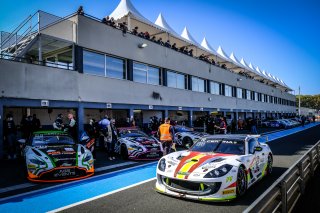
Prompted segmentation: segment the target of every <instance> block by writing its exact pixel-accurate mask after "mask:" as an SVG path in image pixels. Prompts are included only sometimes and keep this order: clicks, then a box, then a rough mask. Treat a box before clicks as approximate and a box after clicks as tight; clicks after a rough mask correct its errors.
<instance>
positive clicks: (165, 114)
mask: <svg viewBox="0 0 320 213" xmlns="http://www.w3.org/2000/svg"><path fill="white" fill-rule="evenodd" d="M163 115H164V117H163V119H166V118H167V117H168V116H169V110H167V109H166V110H164V114H163Z"/></svg>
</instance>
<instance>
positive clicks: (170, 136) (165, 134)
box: [158, 118, 175, 155]
mask: <svg viewBox="0 0 320 213" xmlns="http://www.w3.org/2000/svg"><path fill="white" fill-rule="evenodd" d="M158 136H159V138H160V142H161V143H162V147H163V155H167V154H169V152H170V151H171V148H173V145H175V144H174V128H173V126H171V125H170V118H166V119H165V122H164V124H161V125H160V127H159V129H158ZM173 149H174V148H173Z"/></svg>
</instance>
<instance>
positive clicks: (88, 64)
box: [83, 51, 105, 76]
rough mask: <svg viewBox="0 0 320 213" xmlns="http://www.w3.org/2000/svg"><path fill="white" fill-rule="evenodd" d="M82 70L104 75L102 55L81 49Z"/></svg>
mask: <svg viewBox="0 0 320 213" xmlns="http://www.w3.org/2000/svg"><path fill="white" fill-rule="evenodd" d="M83 72H84V73H86V74H91V75H98V76H105V61H104V55H102V54H98V53H93V52H89V51H83Z"/></svg>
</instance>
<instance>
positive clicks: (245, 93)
mask: <svg viewBox="0 0 320 213" xmlns="http://www.w3.org/2000/svg"><path fill="white" fill-rule="evenodd" d="M242 99H247V92H246V90H245V89H242Z"/></svg>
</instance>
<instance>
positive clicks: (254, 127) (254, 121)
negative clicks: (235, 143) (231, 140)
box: [251, 118, 258, 134]
mask: <svg viewBox="0 0 320 213" xmlns="http://www.w3.org/2000/svg"><path fill="white" fill-rule="evenodd" d="M251 134H258V131H257V119H254V118H253V119H251Z"/></svg>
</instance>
